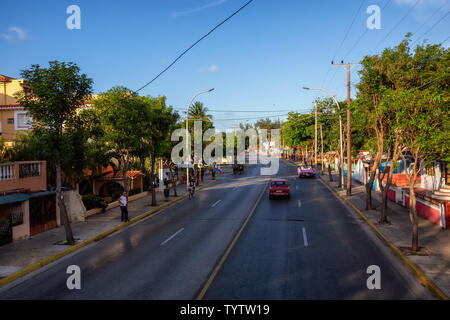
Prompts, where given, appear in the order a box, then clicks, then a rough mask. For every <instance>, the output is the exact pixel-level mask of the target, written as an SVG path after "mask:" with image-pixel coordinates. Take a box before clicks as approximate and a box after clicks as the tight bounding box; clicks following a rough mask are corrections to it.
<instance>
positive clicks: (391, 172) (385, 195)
mask: <svg viewBox="0 0 450 320" xmlns="http://www.w3.org/2000/svg"><path fill="white" fill-rule="evenodd" d="M395 148H397V146H396V147H395ZM397 158H398V154H397V152H394V157H393V158H392V159H391V160H390V163H391V165H390V166H389V171H388V177H387V181H386V186H384V187H383V190H382V193H381V199H382V206H381V217H380V223H383V224H384V223H387V224H390V221H389V220H388V192H389V188H390V187H391V185H392V177H393V175H394V161H395V162H396V161H397Z"/></svg>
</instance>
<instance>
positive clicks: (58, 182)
mask: <svg viewBox="0 0 450 320" xmlns="http://www.w3.org/2000/svg"><path fill="white" fill-rule="evenodd" d="M56 158H57V160H56V201H57V203H58V207H59V210H60V212H61V220H62V223H63V225H64V229H65V231H66V240H67V243H68V244H69V245H74V244H75V239H74V238H73V233H72V227H71V226H70V221H69V217H68V215H67V210H66V206H65V204H64V195H63V193H62V191H61V164H60V161H59V155H57V156H56Z"/></svg>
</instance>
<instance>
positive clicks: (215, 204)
mask: <svg viewBox="0 0 450 320" xmlns="http://www.w3.org/2000/svg"><path fill="white" fill-rule="evenodd" d="M220 201H222V200H219V201H217V202H216V203H214V204H213V205H212V206H211V208H214V207H215V206H217V205H218V204H219V202H220Z"/></svg>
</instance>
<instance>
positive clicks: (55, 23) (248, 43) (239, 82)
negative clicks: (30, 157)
mask: <svg viewBox="0 0 450 320" xmlns="http://www.w3.org/2000/svg"><path fill="white" fill-rule="evenodd" d="M417 1H418V0H365V1H364V3H363V4H362V6H361V2H362V1H360V0H342V1H331V0H330V1H327V0H318V1H300V0H277V1H276V0H254V1H253V2H252V3H251V4H250V5H249V6H248V7H247V8H246V9H245V10H243V11H242V12H240V13H239V14H238V15H236V16H235V17H234V18H233V19H231V20H230V21H228V22H227V23H226V24H224V25H223V26H222V27H221V28H220V29H218V30H216V31H215V32H214V33H213V34H212V35H211V36H210V37H208V38H206V39H205V40H203V41H202V42H201V43H200V44H199V45H198V46H196V47H195V48H194V49H193V50H191V51H190V52H189V53H188V54H187V55H186V56H184V57H183V58H182V59H181V60H180V61H179V62H178V63H177V64H176V65H174V66H173V67H172V68H171V69H170V70H169V71H168V72H167V73H165V74H164V75H163V76H162V77H160V78H159V79H158V80H157V81H156V82H154V83H153V84H151V85H150V86H148V87H147V88H145V89H144V90H142V91H141V94H145V95H147V94H150V95H152V96H157V95H166V96H167V98H168V103H169V104H171V105H173V106H174V107H176V108H182V109H185V108H186V105H187V104H188V102H189V100H190V99H191V97H192V96H193V95H194V94H195V93H196V92H198V91H201V90H207V89H209V88H215V89H216V90H215V91H214V92H212V93H209V94H205V95H203V96H201V98H200V99H199V100H201V101H202V102H204V103H205V105H206V106H207V107H209V108H210V109H212V110H220V111H228V112H227V113H224V112H213V115H214V117H215V119H216V120H221V119H248V120H249V121H252V118H255V117H264V116H268V115H280V118H283V116H281V115H283V114H286V113H287V112H286V110H298V111H308V110H309V109H311V108H312V102H313V101H314V99H315V98H316V97H317V96H322V95H321V94H320V93H317V92H308V91H303V90H301V89H300V88H301V86H310V87H323V88H326V89H328V90H330V91H332V92H333V93H335V94H336V95H337V97H338V98H339V99H345V97H346V88H345V86H346V72H345V69H344V68H339V69H338V70H336V69H335V68H330V61H331V59H332V57H333V56H335V61H341V60H342V59H343V58H345V62H347V61H349V62H358V61H359V60H361V59H362V57H363V56H364V55H367V54H370V53H373V52H374V51H373V50H374V49H375V47H376V46H377V45H378V44H379V43H380V41H381V40H383V39H384V38H385V37H386V35H388V34H389V32H390V31H391V30H392V29H393V28H394V27H395V26H396V25H397V24H398V22H399V21H401V19H402V18H403V17H405V16H406V17H405V19H404V20H403V21H402V22H401V23H400V24H399V25H398V26H397V27H396V28H395V29H394V30H393V31H392V33H390V34H389V36H388V37H387V38H386V40H385V41H384V42H382V43H381V44H380V46H379V49H382V48H384V47H387V46H393V45H396V44H397V43H398V42H399V41H401V39H402V38H403V37H404V35H405V34H406V33H407V32H416V31H417V30H418V29H419V27H421V28H420V29H419V30H418V32H417V35H415V36H414V37H413V40H415V39H416V38H419V37H420V36H421V35H422V34H424V33H426V32H427V31H428V30H430V28H431V27H433V26H434V28H433V29H432V30H431V31H429V32H428V33H426V34H425V37H424V38H426V39H429V41H430V42H442V41H444V40H446V39H448V36H449V30H450V17H449V16H448V15H447V16H445V15H446V14H447V13H448V11H449V9H450V1H448V0H419V2H417ZM245 2H246V1H245V0H158V1H156V0H145V1H144V0H128V1H124V0H114V1H106V0H82V1H77V0H71V1H65V0H48V1H30V0H23V1H9V2H6V3H3V4H2V10H1V12H0V48H1V50H0V61H1V63H0V66H1V68H0V74H4V75H8V76H12V77H20V70H22V69H24V68H27V67H29V66H30V65H31V64H40V65H42V66H46V65H47V62H48V61H49V60H55V59H56V60H60V61H73V62H75V63H77V64H78V65H79V66H80V67H81V69H82V72H84V73H87V74H88V76H89V77H91V78H93V79H94V82H95V84H94V90H95V92H96V93H100V92H103V91H106V90H108V89H109V88H111V87H112V86H115V85H124V86H126V87H129V88H130V89H133V90H136V89H138V88H140V87H141V86H142V85H144V84H145V83H147V82H148V81H149V80H150V79H152V78H153V77H154V76H155V75H156V74H158V73H159V72H160V71H161V70H162V69H164V68H165V67H166V66H167V65H168V64H169V63H170V62H171V61H172V60H173V59H174V58H175V57H176V56H177V55H178V54H179V53H181V52H182V51H183V50H184V49H186V48H187V47H188V46H190V45H191V44H192V43H193V42H194V41H196V40H197V39H199V38H200V37H201V36H202V35H204V34H205V33H206V32H208V31H209V30H210V29H211V28H212V27H213V26H215V25H216V24H217V23H219V22H220V21H221V20H223V19H224V18H226V17H227V16H228V15H230V14H231V13H232V12H233V11H234V10H236V9H237V8H239V7H240V6H242V5H243V4H244V3H245ZM72 4H75V5H78V6H79V7H80V9H81V30H69V29H67V27H66V20H67V18H68V17H69V14H67V13H66V8H67V7H68V6H70V5H72ZM386 4H387V6H386V7H385V9H384V10H383V11H382V13H381V26H382V28H381V29H380V30H368V29H367V27H366V20H367V18H368V17H369V14H367V13H366V9H367V8H368V7H369V6H370V5H378V6H379V7H380V8H383V7H384V6H385V5H386ZM360 6H361V10H360V11H359V13H358V15H357V16H356V19H355V22H354V24H353V25H352V28H351V29H350V31H349V33H348V36H347V38H346V39H345V41H344V42H343V40H344V36H345V34H346V32H347V30H348V28H349V26H350V24H351V22H352V20H353V18H354V17H355V14H356V12H357V11H358V8H360ZM412 8H413V10H412V11H410V10H411V9H412ZM433 14H434V15H433ZM443 17H445V18H443ZM442 18H443V19H442ZM440 19H442V20H441V21H440V22H439V24H437V25H435V23H437V22H438V21H439V20H440ZM424 23H425V24H424ZM362 34H364V36H363V37H362V38H361V41H360V42H359V43H358V45H357V46H356V47H355V48H354V49H353V50H352V51H350V49H351V48H352V47H353V46H354V44H355V42H356V41H357V40H358V39H359V38H360V37H361V35H362ZM341 43H342V46H341V49H340V50H339V51H338V52H336V51H337V49H338V48H339V46H340V45H341ZM449 43H450V41H448V40H447V42H446V43H445V46H448V44H449ZM378 51H379V50H378ZM357 70H358V67H356V68H354V69H353V70H352V82H353V83H354V82H357V73H356V72H357ZM353 93H354V90H353ZM249 110H252V111H260V110H261V111H263V112H259V113H257V112H252V113H237V112H233V111H249ZM239 122H241V121H218V122H217V123H216V126H217V127H219V128H232V127H233V126H236V125H237V124H238V123H239Z"/></svg>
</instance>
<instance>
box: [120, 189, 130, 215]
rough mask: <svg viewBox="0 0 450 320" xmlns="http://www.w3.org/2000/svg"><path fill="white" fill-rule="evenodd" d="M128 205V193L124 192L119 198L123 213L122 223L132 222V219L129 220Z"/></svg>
mask: <svg viewBox="0 0 450 320" xmlns="http://www.w3.org/2000/svg"><path fill="white" fill-rule="evenodd" d="M127 203H128V199H127V193H126V192H123V193H122V195H121V196H120V198H119V204H120V211H121V221H124V222H128V221H130V219H128V209H127Z"/></svg>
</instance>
